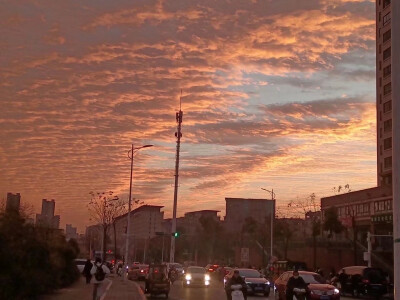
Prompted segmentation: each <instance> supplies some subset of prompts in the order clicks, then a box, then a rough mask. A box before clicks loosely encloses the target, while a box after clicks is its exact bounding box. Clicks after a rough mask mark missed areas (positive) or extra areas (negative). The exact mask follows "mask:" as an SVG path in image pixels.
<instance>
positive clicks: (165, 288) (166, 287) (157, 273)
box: [145, 264, 171, 298]
mask: <svg viewBox="0 0 400 300" xmlns="http://www.w3.org/2000/svg"><path fill="white" fill-rule="evenodd" d="M170 289H171V282H170V281H169V279H168V271H167V265H166V264H151V265H150V266H149V275H148V276H147V278H146V281H145V293H148V294H150V296H151V297H152V298H153V296H156V295H160V294H164V295H165V297H166V298H168V294H169V291H170Z"/></svg>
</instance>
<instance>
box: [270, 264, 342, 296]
mask: <svg viewBox="0 0 400 300" xmlns="http://www.w3.org/2000/svg"><path fill="white" fill-rule="evenodd" d="M299 275H300V276H301V277H302V278H303V279H304V281H305V282H306V284H307V295H308V297H307V299H313V300H314V299H318V300H339V299H340V291H339V289H337V288H336V287H334V286H333V285H330V284H327V283H326V280H325V279H323V278H322V276H321V275H319V274H318V273H315V272H307V271H299ZM292 276H293V271H287V272H284V273H283V274H282V275H281V276H279V277H278V279H277V280H275V299H276V300H285V299H286V286H287V282H288V280H289V278H290V277H292Z"/></svg>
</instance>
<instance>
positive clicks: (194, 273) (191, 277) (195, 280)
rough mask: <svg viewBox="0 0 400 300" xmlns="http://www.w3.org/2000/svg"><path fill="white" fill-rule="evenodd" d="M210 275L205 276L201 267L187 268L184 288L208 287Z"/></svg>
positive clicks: (204, 271) (205, 273) (204, 270)
mask: <svg viewBox="0 0 400 300" xmlns="http://www.w3.org/2000/svg"><path fill="white" fill-rule="evenodd" d="M210 281H211V278H210V274H207V272H206V269H204V268H203V267H188V268H187V270H186V273H185V279H184V281H183V286H184V287H190V286H205V287H207V286H209V285H210Z"/></svg>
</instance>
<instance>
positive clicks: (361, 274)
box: [339, 266, 388, 298]
mask: <svg viewBox="0 0 400 300" xmlns="http://www.w3.org/2000/svg"><path fill="white" fill-rule="evenodd" d="M343 272H344V274H345V278H346V280H345V284H344V285H343V284H341V292H342V293H343V294H351V295H352V296H353V297H356V298H358V297H360V296H362V295H365V296H375V297H380V296H382V295H384V294H386V293H387V292H388V282H387V281H386V278H385V274H384V272H383V271H382V269H379V268H369V267H366V266H351V267H345V268H343V269H342V270H341V271H340V272H339V278H340V277H341V276H343V275H341V274H343Z"/></svg>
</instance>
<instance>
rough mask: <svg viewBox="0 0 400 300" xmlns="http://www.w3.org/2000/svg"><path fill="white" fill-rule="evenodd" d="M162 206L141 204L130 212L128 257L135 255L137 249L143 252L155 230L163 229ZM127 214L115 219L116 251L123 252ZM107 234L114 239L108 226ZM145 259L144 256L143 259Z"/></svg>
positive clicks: (122, 253) (112, 231) (111, 229)
mask: <svg viewBox="0 0 400 300" xmlns="http://www.w3.org/2000/svg"><path fill="white" fill-rule="evenodd" d="M163 207H164V206H156V205H143V206H140V207H138V208H136V209H135V210H133V211H131V214H130V218H131V220H130V237H129V241H130V242H129V244H130V247H129V257H130V258H132V257H137V255H136V254H137V252H138V250H140V251H141V253H145V252H146V249H147V248H148V244H149V241H150V239H152V238H153V237H155V236H156V232H162V231H163V229H164V228H163V219H164V212H163V211H161V209H162V208H163ZM127 217H128V214H124V215H122V216H120V217H118V218H117V219H116V221H115V234H116V241H117V253H118V254H120V255H124V254H125V245H126V233H127V226H128V218H127ZM109 236H110V238H111V240H112V241H114V228H110V230H109ZM143 260H145V258H144V259H143Z"/></svg>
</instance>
